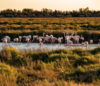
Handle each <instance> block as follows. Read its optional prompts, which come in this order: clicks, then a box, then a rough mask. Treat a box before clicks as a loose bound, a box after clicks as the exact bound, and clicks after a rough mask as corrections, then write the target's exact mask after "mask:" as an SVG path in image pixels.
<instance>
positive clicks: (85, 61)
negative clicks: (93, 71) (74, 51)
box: [74, 56, 98, 67]
mask: <svg viewBox="0 0 100 86" xmlns="http://www.w3.org/2000/svg"><path fill="white" fill-rule="evenodd" d="M97 62H98V60H97V59H96V58H94V56H83V57H81V58H79V59H77V60H76V61H75V63H74V66H75V67H76V66H79V65H81V66H83V65H90V64H95V63H97Z"/></svg>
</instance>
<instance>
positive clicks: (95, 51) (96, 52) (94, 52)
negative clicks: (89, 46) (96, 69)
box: [91, 47, 100, 54]
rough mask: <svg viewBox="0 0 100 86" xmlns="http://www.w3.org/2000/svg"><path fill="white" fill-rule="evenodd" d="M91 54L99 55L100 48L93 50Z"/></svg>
mask: <svg viewBox="0 0 100 86" xmlns="http://www.w3.org/2000/svg"><path fill="white" fill-rule="evenodd" d="M91 53H92V54H98V53H100V47H98V48H95V49H93V50H91Z"/></svg>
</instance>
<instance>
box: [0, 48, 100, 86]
mask: <svg viewBox="0 0 100 86" xmlns="http://www.w3.org/2000/svg"><path fill="white" fill-rule="evenodd" d="M99 50H100V49H99V48H97V49H94V50H89V51H87V50H82V49H74V50H64V49H60V50H53V51H29V52H28V51H19V50H17V49H14V48H5V49H3V50H2V51H0V85H1V86H5V85H6V86H31V85H33V86H66V85H68V86H74V85H76V86H78V85H79V86H88V85H89V86H95V85H97V84H100V83H99V82H98V81H99V80H100V58H99V57H100V54H99ZM94 52H95V53H94ZM96 52H97V53H96ZM81 83H84V84H81ZM87 83H88V85H87Z"/></svg>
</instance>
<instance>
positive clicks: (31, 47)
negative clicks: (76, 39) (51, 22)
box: [0, 43, 100, 50]
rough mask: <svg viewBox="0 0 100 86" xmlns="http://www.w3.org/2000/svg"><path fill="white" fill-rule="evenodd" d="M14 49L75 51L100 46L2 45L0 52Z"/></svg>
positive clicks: (0, 44)
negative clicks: (10, 48) (5, 49)
mask: <svg viewBox="0 0 100 86" xmlns="http://www.w3.org/2000/svg"><path fill="white" fill-rule="evenodd" d="M7 46H9V47H13V48H16V49H18V50H28V49H30V50H37V49H42V50H46V49H48V50H55V49H74V48H83V49H94V48H96V47H99V46H100V45H98V44H90V45H88V47H84V46H82V45H81V44H79V45H75V44H74V45H73V46H65V44H43V45H42V46H40V44H39V43H28V44H27V43H8V44H4V43H0V50H2V48H3V47H7Z"/></svg>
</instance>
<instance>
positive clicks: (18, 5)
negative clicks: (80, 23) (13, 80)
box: [0, 0, 100, 11]
mask: <svg viewBox="0 0 100 86" xmlns="http://www.w3.org/2000/svg"><path fill="white" fill-rule="evenodd" d="M86 7H89V9H91V10H100V0H0V10H4V9H17V10H22V9H23V8H32V9H34V10H41V9H43V8H48V9H52V10H55V9H56V10H62V11H66V10H70V11H71V10H78V9H79V8H86Z"/></svg>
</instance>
